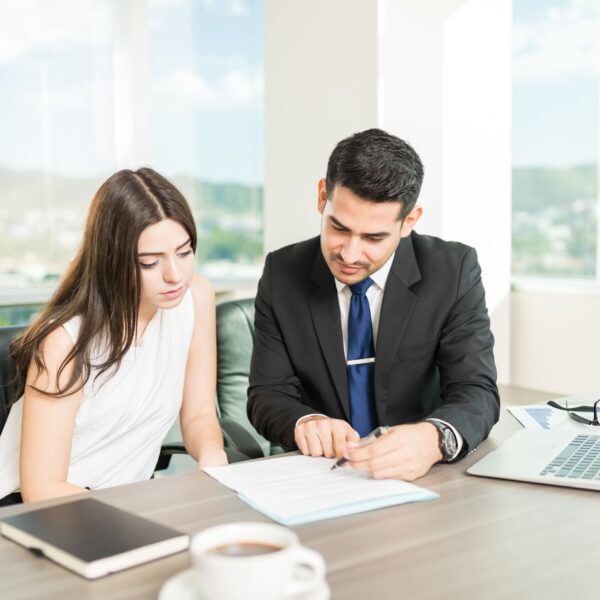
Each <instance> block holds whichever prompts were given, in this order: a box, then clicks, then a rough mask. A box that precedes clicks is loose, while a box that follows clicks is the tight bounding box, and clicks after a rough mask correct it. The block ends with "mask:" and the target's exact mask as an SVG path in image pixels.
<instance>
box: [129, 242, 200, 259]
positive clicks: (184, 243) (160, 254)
mask: <svg viewBox="0 0 600 600" xmlns="http://www.w3.org/2000/svg"><path fill="white" fill-rule="evenodd" d="M191 241H192V238H188V239H187V240H186V241H185V242H183V244H180V245H179V246H177V248H175V250H181V249H182V248H183V247H184V246H187V245H188V244H189V243H190V242H191ZM163 255H164V252H138V256H163Z"/></svg>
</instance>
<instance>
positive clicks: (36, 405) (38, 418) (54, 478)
mask: <svg viewBox="0 0 600 600" xmlns="http://www.w3.org/2000/svg"><path fill="white" fill-rule="evenodd" d="M72 348H73V342H72V341H71V339H70V337H69V335H68V334H67V332H66V331H65V329H64V328H63V327H58V328H57V329H55V330H54V331H52V332H51V333H50V334H48V336H47V337H46V339H45V340H44V341H43V342H42V346H41V352H42V355H43V358H44V363H45V365H46V370H45V371H44V372H43V373H40V372H39V371H38V369H37V368H36V366H35V364H34V363H33V362H32V363H31V365H30V367H29V371H28V373H27V382H26V386H25V395H24V400H23V424H22V432H21V462H20V472H21V495H22V496H23V500H24V501H25V502H32V501H34V500H44V499H47V498H54V497H56V496H66V495H68V494H78V493H81V492H85V491H86V490H85V489H84V488H81V487H79V486H76V485H72V484H70V483H68V482H67V474H68V472H69V462H70V459H71V443H72V440H73V429H74V427H75V416H76V415H77V411H78V410H79V404H80V402H81V396H82V394H83V392H82V390H79V391H77V392H75V393H73V394H70V395H68V396H65V397H64V398H53V397H50V396H46V395H44V394H43V393H41V392H37V391H35V390H33V389H32V388H31V387H30V386H31V385H35V386H36V387H37V388H39V389H40V390H44V391H47V392H55V391H57V389H58V388H57V385H56V374H57V372H58V369H59V368H60V365H61V364H62V362H63V360H64V359H65V357H66V356H67V354H68V353H69V351H70V350H71V349H72ZM71 372H72V363H69V364H68V365H67V367H66V368H65V369H64V371H63V372H62V374H61V377H60V383H61V384H62V385H65V384H66V382H67V381H68V379H69V377H70V375H71Z"/></svg>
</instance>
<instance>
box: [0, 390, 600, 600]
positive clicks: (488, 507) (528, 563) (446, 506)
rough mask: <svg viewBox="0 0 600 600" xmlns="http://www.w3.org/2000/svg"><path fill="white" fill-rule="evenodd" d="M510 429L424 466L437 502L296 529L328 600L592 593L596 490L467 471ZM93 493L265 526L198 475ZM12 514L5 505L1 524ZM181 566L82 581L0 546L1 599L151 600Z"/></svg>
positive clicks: (188, 516) (190, 517)
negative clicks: (320, 561) (323, 570)
mask: <svg viewBox="0 0 600 600" xmlns="http://www.w3.org/2000/svg"><path fill="white" fill-rule="evenodd" d="M501 395H502V398H503V402H504V403H506V404H510V403H513V404H517V403H522V404H526V403H532V402H538V401H544V400H546V399H548V398H550V397H552V395H551V394H543V393H537V392H528V391H524V390H518V389H515V388H503V389H501ZM518 428H519V425H518V424H517V423H516V421H515V420H514V419H513V418H512V417H511V416H510V415H509V414H506V413H505V411H504V410H503V415H502V418H501V421H500V423H499V424H498V425H497V426H496V427H495V428H494V430H493V432H492V435H491V436H490V439H488V440H487V441H486V442H485V443H484V444H482V446H481V447H480V448H479V450H478V451H477V452H475V453H474V454H473V455H471V456H469V457H467V458H465V459H464V460H462V461H461V462H460V463H458V464H456V465H439V466H436V467H434V468H433V469H432V470H431V472H430V473H429V474H428V475H427V476H426V477H425V478H423V479H421V480H420V481H419V484H420V485H422V486H423V487H426V488H429V489H431V490H433V491H435V492H438V493H439V494H440V498H439V499H438V500H436V501H433V502H424V503H417V504H409V505H403V506H395V507H390V508H385V509H381V510H376V511H372V512H368V513H363V514H360V515H354V516H350V517H344V518H340V519H334V520H330V521H321V522H318V523H312V524H306V525H302V526H298V527H295V528H294V530H295V531H296V532H297V533H298V535H299V536H300V539H301V540H302V542H303V543H304V544H305V545H306V546H309V547H311V548H314V549H316V550H318V551H319V552H321V553H322V554H323V556H324V557H325V560H326V562H327V571H328V574H327V580H328V582H329V585H330V587H331V590H332V597H333V598H334V599H338V598H339V599H343V600H352V599H355V598H356V599H360V600H363V599H369V600H372V599H378V598H382V599H386V600H387V599H396V598H410V599H411V600H418V599H437V598H450V599H454V598H456V599H461V600H472V599H479V598H486V599H495V598H510V599H515V600H520V599H522V598H526V599H527V600H533V599H537V598H544V599H545V600H549V599H554V598H556V599H564V598H579V597H582V596H583V594H584V593H585V592H587V593H590V592H591V597H596V596H597V595H598V592H597V587H598V585H597V583H596V569H597V563H598V552H597V551H596V548H597V540H598V531H600V527H599V523H598V516H597V515H598V514H599V512H600V511H599V507H600V497H599V496H598V495H597V494H596V493H594V492H591V491H583V490H573V489H567V488H557V487H550V486H543V485H535V484H528V483H517V482H510V481H500V480H493V479H484V478H477V477H471V476H469V475H466V474H465V470H466V468H467V467H468V466H470V465H471V464H472V463H473V462H475V461H476V460H478V459H479V458H480V457H481V456H483V455H484V453H486V452H488V451H489V450H491V449H492V448H494V447H496V446H497V445H498V444H499V443H500V442H501V441H502V440H504V439H505V438H506V437H507V436H508V435H509V434H510V433H512V432H513V431H515V430H517V429H518ZM274 460H276V459H274ZM94 497H96V498H98V499H100V500H103V501H105V502H108V503H110V504H113V505H114V506H117V507H120V508H123V509H126V510H130V511H133V512H135V513H137V514H140V515H142V516H144V517H148V518H150V519H153V520H156V521H158V522H160V523H164V524H166V525H170V526H172V527H175V528H178V529H180V530H182V531H186V532H188V533H190V534H193V533H196V532H198V531H200V530H202V529H204V528H206V527H209V526H211V525H216V524H220V523H226V522H230V521H246V520H253V521H268V519H267V518H266V517H264V516H263V515H261V514H260V513H257V512H255V511H254V510H253V509H251V508H250V507H248V506H247V505H246V504H245V503H244V502H242V501H241V500H239V499H238V498H237V497H236V496H235V494H234V493H233V492H231V491H230V490H228V489H227V488H225V487H223V486H221V485H220V484H219V483H217V482H216V481H214V480H213V479H211V478H210V477H208V476H207V475H205V474H204V473H189V474H185V475H176V476H173V477H167V478H163V479H157V480H153V481H147V482H143V483H136V484H131V485H126V486H122V487H118V488H112V489H108V490H102V491H98V492H94ZM54 502H56V501H54ZM51 503H53V502H52V501H49V502H44V503H39V504H38V505H37V506H42V505H48V504H51ZM22 510H26V508H25V507H16V508H13V507H10V508H4V509H2V510H0V518H2V517H3V516H8V515H10V514H14V513H17V512H19V511H22ZM189 564H190V563H189V558H188V556H187V554H185V553H182V554H178V555H175V556H171V557H167V558H164V559H162V560H159V561H156V562H153V563H148V564H146V565H142V566H140V567H136V568H133V569H130V570H128V571H125V572H121V573H118V574H115V575H111V576H109V577H105V578H103V579H100V580H98V581H86V580H84V579H82V578H80V577H78V576H77V575H74V574H72V573H70V572H69V571H66V570H65V569H63V568H61V567H59V566H56V565H54V564H53V563H51V562H50V561H48V560H45V559H37V558H35V557H34V556H33V555H31V554H30V553H29V552H28V551H27V550H25V549H23V548H21V547H19V546H17V545H16V544H13V543H12V542H9V541H8V540H5V539H0V598H2V599H3V600H9V599H10V600H13V599H20V598H23V599H25V598H27V599H30V598H37V597H39V598H44V599H52V598H59V599H60V600H66V599H70V598H78V599H80V598H111V599H118V598H136V599H137V598H156V596H157V593H158V590H159V588H160V586H161V585H162V584H163V582H164V581H165V580H166V579H168V578H169V577H170V576H172V575H174V574H175V573H177V572H178V571H181V570H183V569H185V568H187V567H188V566H189Z"/></svg>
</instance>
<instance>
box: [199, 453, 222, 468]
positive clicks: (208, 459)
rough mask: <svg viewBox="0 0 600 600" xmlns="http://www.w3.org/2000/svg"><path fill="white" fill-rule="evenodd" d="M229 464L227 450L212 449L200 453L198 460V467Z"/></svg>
mask: <svg viewBox="0 0 600 600" xmlns="http://www.w3.org/2000/svg"><path fill="white" fill-rule="evenodd" d="M226 464H228V461H227V454H225V450H211V451H207V452H202V451H201V453H200V460H199V461H198V468H199V469H204V467H221V466H223V465H226Z"/></svg>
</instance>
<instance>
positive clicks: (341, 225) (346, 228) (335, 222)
mask: <svg viewBox="0 0 600 600" xmlns="http://www.w3.org/2000/svg"><path fill="white" fill-rule="evenodd" d="M329 220H330V221H331V222H332V223H333V224H334V225H337V227H339V228H340V229H344V230H345V231H350V229H348V227H346V226H345V225H344V224H343V223H340V222H339V221H338V220H337V219H336V218H335V217H332V216H331V215H329Z"/></svg>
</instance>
